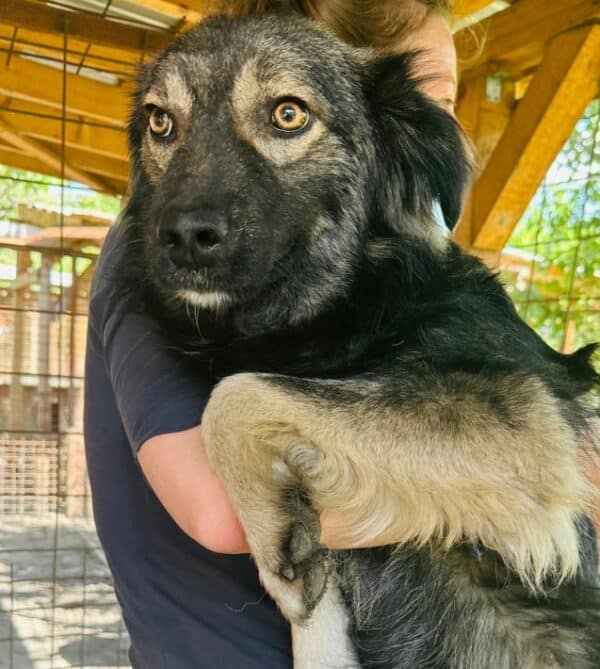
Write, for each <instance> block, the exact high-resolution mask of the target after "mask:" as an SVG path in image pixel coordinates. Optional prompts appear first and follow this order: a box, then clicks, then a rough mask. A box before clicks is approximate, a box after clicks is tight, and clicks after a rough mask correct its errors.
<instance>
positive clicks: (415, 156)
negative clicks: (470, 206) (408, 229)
mask: <svg viewBox="0 0 600 669" xmlns="http://www.w3.org/2000/svg"><path fill="white" fill-rule="evenodd" d="M418 57H419V55H418V54H414V53H412V54H411V53H408V54H400V55H396V56H388V57H385V58H382V59H379V60H376V61H374V62H372V63H371V64H370V65H369V66H368V72H367V78H366V84H365V93H366V97H367V101H368V103H369V104H370V107H371V114H372V118H373V124H374V133H375V141H376V165H375V171H376V173H377V177H378V183H377V186H378V188H377V193H378V194H380V195H377V197H380V198H381V201H379V202H377V203H375V204H376V206H377V205H378V208H379V209H380V210H381V212H382V213H383V215H384V218H385V219H386V221H387V223H388V225H391V226H392V227H397V226H398V225H399V224H401V217H402V216H403V215H404V216H406V215H408V216H412V217H423V216H426V217H429V218H435V209H436V207H437V204H436V202H437V203H438V204H439V206H441V210H442V212H443V216H444V222H445V224H446V226H447V227H448V228H449V229H450V230H452V229H453V228H454V226H455V225H456V223H457V222H458V219H459V217H460V214H461V210H462V204H463V198H464V194H465V191H466V188H467V186H468V184H469V182H470V176H471V171H472V170H471V168H472V163H471V157H470V151H469V145H468V141H467V139H466V137H465V136H464V134H463V132H462V130H461V128H460V126H459V125H458V123H457V122H456V121H455V119H454V118H453V117H452V116H451V115H450V114H448V113H447V112H446V111H444V110H443V109H442V108H441V107H440V106H439V105H438V104H436V103H435V102H434V101H432V100H430V99H429V98H427V97H426V96H425V95H424V94H423V93H421V91H420V90H419V81H418V79H417V78H415V76H414V75H413V71H414V68H415V64H416V63H417V60H418Z"/></svg>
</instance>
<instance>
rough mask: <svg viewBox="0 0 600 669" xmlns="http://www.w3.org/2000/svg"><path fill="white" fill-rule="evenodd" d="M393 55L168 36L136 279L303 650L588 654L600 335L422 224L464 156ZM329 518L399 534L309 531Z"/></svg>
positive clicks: (150, 115)
mask: <svg viewBox="0 0 600 669" xmlns="http://www.w3.org/2000/svg"><path fill="white" fill-rule="evenodd" d="M410 71H411V58H410V57H409V56H406V55H404V56H396V57H388V58H384V59H380V58H376V57H375V56H374V55H373V54H372V53H370V52H366V51H357V50H354V49H351V48H350V47H347V46H345V45H344V44H342V43H340V42H338V41H337V40H335V39H334V38H333V37H331V36H329V35H327V34H326V33H324V32H321V31H320V30H319V29H318V28H316V27H315V26H313V25H312V24H310V23H309V22H307V21H305V20H304V19H301V18H299V17H291V16H283V15H275V16H266V17H261V18H259V17H256V18H253V19H248V20H239V19H238V20H235V19H225V18H219V19H213V20H210V21H208V22H206V23H205V24H202V25H200V26H199V27H197V28H196V29H194V30H193V31H191V32H190V33H188V34H187V35H185V36H184V37H183V38H181V39H179V40H178V41H177V42H176V43H175V44H174V45H173V46H172V47H171V48H169V49H168V50H167V51H166V52H165V53H164V54H163V55H161V56H160V57H159V58H158V60H157V61H156V62H155V63H154V64H153V65H151V66H149V67H147V68H146V69H145V70H144V72H143V74H142V75H141V78H140V84H139V89H138V92H137V95H136V99H135V106H134V109H133V113H132V117H131V124H130V135H131V137H130V138H131V148H132V156H133V158H132V161H133V172H132V186H131V199H130V202H129V204H128V207H127V209H126V212H125V215H124V218H123V223H122V224H123V225H125V226H127V232H128V235H129V242H130V244H129V249H130V251H129V253H130V255H129V258H130V261H131V262H130V263H129V266H130V272H131V268H132V267H133V268H134V270H135V268H137V270H138V275H137V276H134V275H132V274H131V273H130V278H129V281H130V282H131V285H133V284H135V285H136V286H139V287H141V295H140V297H141V304H142V305H143V306H144V308H147V309H148V310H150V311H151V312H152V313H153V314H154V315H155V316H156V317H157V318H158V319H160V320H161V322H162V323H164V325H165V329H166V330H167V332H168V336H170V337H171V338H172V340H173V341H174V342H176V344H177V345H178V346H179V347H180V348H181V349H183V350H185V351H187V352H188V353H190V354H193V358H192V359H193V360H194V361H195V364H196V365H197V368H198V373H202V374H204V373H207V370H208V373H210V374H212V375H213V377H214V378H215V379H221V378H224V377H227V378H225V380H223V381H221V382H220V383H219V384H218V385H217V387H216V388H215V390H214V392H213V394H212V397H211V400H210V403H209V406H208V408H207V410H206V413H205V416H204V422H203V424H204V434H205V436H206V439H207V448H208V450H209V455H210V458H211V460H212V462H213V464H214V466H215V467H216V468H217V470H218V472H219V473H220V475H221V476H222V477H223V480H224V481H225V483H226V485H227V488H228V490H229V493H230V495H231V498H232V499H233V501H234V503H235V505H236V507H237V510H238V512H239V515H240V517H241V519H242V522H243V525H244V527H245V529H246V532H247V536H248V540H249V543H250V545H251V546H252V549H253V553H254V557H255V559H256V563H257V565H258V567H259V569H260V573H261V577H262V579H263V581H264V583H265V586H266V587H267V589H268V590H269V592H270V593H271V594H272V595H273V597H274V598H275V599H276V601H277V602H278V604H279V605H280V607H281V609H282V611H283V612H284V614H285V615H286V616H287V617H288V618H289V619H290V621H292V623H294V653H295V662H296V666H297V667H303V668H305V669H317V668H319V667H373V668H374V667H378V668H390V669H391V668H397V669H399V668H410V669H420V668H425V667H428V668H436V669H442V668H444V669H551V668H557V667H560V668H563V669H567V668H568V669H584V668H587V669H592V668H597V667H599V666H600V616H599V613H600V609H599V607H600V604H599V599H600V598H599V590H598V578H597V556H596V548H595V536H594V532H593V529H592V526H591V523H590V522H589V520H588V518H587V516H586V512H587V508H588V505H589V503H590V490H589V489H588V486H587V484H586V480H585V478H584V476H583V474H582V468H581V465H580V456H581V450H582V444H583V443H584V442H585V441H587V439H588V434H587V433H588V431H589V428H588V426H587V420H588V418H587V416H586V412H585V410H584V407H583V405H582V403H581V399H580V398H582V396H583V395H584V394H585V393H586V392H587V391H589V390H590V388H591V387H592V386H593V385H594V384H595V382H596V380H597V379H596V375H595V374H594V372H593V370H592V368H591V366H590V364H589V357H590V354H591V350H589V349H586V350H582V351H579V352H578V353H576V354H574V355H572V356H565V355H561V354H559V353H557V352H555V351H553V350H551V349H550V348H549V347H548V346H546V345H545V344H544V342H542V341H541V340H540V338H539V337H538V336H537V335H536V334H535V333H534V332H532V330H531V329H530V328H529V327H528V326H527V325H525V324H524V323H523V321H522V320H521V319H520V318H519V317H518V316H517V314H516V312H515V309H514V307H513V305H512V304H511V302H510V300H509V298H508V297H507V295H506V293H505V292H504V290H503V288H502V286H501V285H500V283H499V281H498V280H497V279H496V277H495V276H494V275H492V274H491V273H490V272H489V271H488V270H487V269H486V268H485V267H484V266H483V265H482V264H481V263H480V262H479V261H478V260H476V259H474V258H472V257H470V256H468V255H465V254H464V253H463V252H461V251H460V250H459V249H458V248H457V247H456V246H455V245H454V244H453V243H452V242H450V241H449V240H448V239H447V236H446V234H445V233H444V231H443V230H442V229H441V227H440V225H439V224H436V222H435V217H434V215H433V213H432V209H434V208H435V206H437V205H439V206H440V207H441V210H442V212H443V215H444V218H445V221H446V225H447V226H448V227H451V226H452V225H454V223H455V222H456V220H457V218H458V215H459V212H460V207H461V200H462V197H463V191H464V188H465V185H466V183H467V181H468V177H469V161H468V158H467V155H466V151H465V146H464V142H463V138H462V136H461V133H460V130H459V128H458V126H457V125H456V123H455V122H454V121H453V119H452V118H451V117H450V116H448V115H447V114H446V113H445V112H443V111H442V110H441V109H439V108H438V107H437V106H436V105H435V104H434V103H432V102H430V101H428V100H427V99H426V98H425V97H424V96H423V95H421V94H420V93H419V91H418V86H417V84H416V83H415V81H414V80H413V79H411V76H410ZM134 274H135V272H134ZM324 510H335V511H337V512H338V514H339V516H340V517H341V518H343V519H344V521H345V523H346V524H347V528H348V529H347V537H345V539H347V541H348V545H369V544H375V543H377V542H379V543H381V541H382V540H384V541H386V542H389V543H390V544H393V545H391V546H390V547H386V548H380V549H368V550H355V551H348V552H328V551H325V550H323V549H322V547H321V546H320V545H319V532H320V528H319V520H318V518H319V515H318V513H320V512H322V511H324ZM317 512H318V513H317Z"/></svg>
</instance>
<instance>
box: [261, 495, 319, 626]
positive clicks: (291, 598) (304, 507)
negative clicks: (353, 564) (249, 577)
mask: <svg viewBox="0 0 600 669" xmlns="http://www.w3.org/2000/svg"><path fill="white" fill-rule="evenodd" d="M280 517H281V518H286V522H285V524H283V525H282V531H281V534H280V537H281V541H280V543H279V545H278V548H277V549H276V550H275V557H273V556H271V559H268V558H267V556H266V555H264V553H263V554H262V555H261V553H262V551H255V558H256V561H257V564H258V567H259V570H260V574H261V578H262V580H263V583H264V585H265V587H266V589H267V590H268V591H269V594H270V595H271V596H272V597H273V599H274V600H275V601H276V602H277V604H278V606H279V608H280V609H281V610H282V612H283V614H284V615H285V616H286V617H287V618H288V619H289V620H290V621H293V622H296V623H300V622H302V621H304V620H306V619H307V618H308V617H309V616H310V613H311V612H312V611H313V609H314V608H315V606H316V605H317V604H318V602H319V600H320V599H321V597H322V595H323V593H324V591H325V588H326V586H327V579H328V575H329V562H330V561H329V554H328V551H327V550H326V549H325V548H324V547H323V546H322V545H321V544H320V542H319V538H320V533H321V524H320V521H319V515H318V513H317V512H316V511H315V510H314V509H313V508H312V506H311V504H310V500H309V499H308V496H307V495H306V493H305V492H304V491H303V490H302V489H301V488H300V487H299V486H298V485H295V484H292V485H291V486H289V487H288V488H287V490H286V491H285V492H284V495H283V498H282V500H281V507H280ZM261 548H263V549H264V548H265V545H264V544H263V546H262V547H261ZM261 558H267V559H261ZM267 565H268V566H267Z"/></svg>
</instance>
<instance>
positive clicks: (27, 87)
mask: <svg viewBox="0 0 600 669" xmlns="http://www.w3.org/2000/svg"><path fill="white" fill-rule="evenodd" d="M66 79H67V82H66V84H67V85H66V100H65V107H66V111H67V112H68V113H72V114H78V115H80V116H84V117H86V118H89V119H96V120H99V121H102V122H104V123H108V124H111V125H114V126H116V127H121V128H123V127H125V125H126V117H127V111H128V108H129V100H130V95H131V91H132V88H133V84H132V83H131V82H127V83H124V84H121V85H118V86H110V85H108V84H103V83H100V82H97V81H93V80H91V79H88V78H86V77H83V76H79V75H77V74H70V73H67V75H66ZM62 90H63V73H62V71H60V70H57V69H55V68H53V67H47V66H46V65H39V64H38V63H34V62H31V61H29V60H25V59H24V58H20V57H16V56H15V57H13V58H12V59H11V61H10V66H9V67H6V66H5V65H4V62H2V63H0V95H6V96H7V97H11V98H16V99H18V100H26V101H29V102H36V103H39V104H42V105H44V106H47V107H51V108H52V109H58V110H60V111H62V108H63V99H62V98H63V95H62Z"/></svg>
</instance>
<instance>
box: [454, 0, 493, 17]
mask: <svg viewBox="0 0 600 669" xmlns="http://www.w3.org/2000/svg"><path fill="white" fill-rule="evenodd" d="M492 2H493V0H455V2H454V14H455V16H458V17H461V16H470V15H471V14H475V12H479V11H481V10H482V9H484V8H485V7H487V6H488V5H491V4H492Z"/></svg>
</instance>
